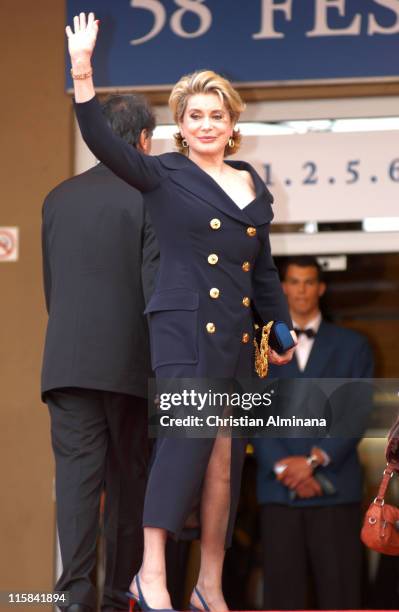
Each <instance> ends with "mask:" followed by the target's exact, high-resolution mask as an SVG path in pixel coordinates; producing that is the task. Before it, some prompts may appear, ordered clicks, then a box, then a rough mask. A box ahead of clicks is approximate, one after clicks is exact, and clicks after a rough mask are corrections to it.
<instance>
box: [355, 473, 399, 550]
mask: <svg viewBox="0 0 399 612" xmlns="http://www.w3.org/2000/svg"><path fill="white" fill-rule="evenodd" d="M394 474H395V470H394V469H393V467H392V465H391V464H390V463H387V467H386V468H385V470H384V475H383V478H382V481H381V484H380V488H379V490H378V494H377V497H376V498H375V499H374V501H373V502H372V504H370V507H369V509H368V510H367V512H366V516H365V517H364V522H363V527H362V531H361V534H360V537H361V539H362V542H363V544H365V545H366V546H367V547H368V548H371V549H372V550H376V551H377V552H380V553H383V554H384V555H399V508H396V507H395V506H390V505H389V504H386V503H385V493H386V490H387V488H388V484H389V481H390V480H391V478H392V476H393V475H394Z"/></svg>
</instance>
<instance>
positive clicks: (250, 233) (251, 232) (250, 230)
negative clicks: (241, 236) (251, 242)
mask: <svg viewBox="0 0 399 612" xmlns="http://www.w3.org/2000/svg"><path fill="white" fill-rule="evenodd" d="M247 234H248V236H250V237H251V238H253V236H256V228H255V227H251V226H250V227H247Z"/></svg>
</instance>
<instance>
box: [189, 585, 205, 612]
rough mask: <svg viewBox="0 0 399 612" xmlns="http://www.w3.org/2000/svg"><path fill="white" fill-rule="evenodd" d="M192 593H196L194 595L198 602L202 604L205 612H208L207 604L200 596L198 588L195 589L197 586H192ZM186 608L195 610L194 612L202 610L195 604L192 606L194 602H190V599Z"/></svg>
mask: <svg viewBox="0 0 399 612" xmlns="http://www.w3.org/2000/svg"><path fill="white" fill-rule="evenodd" d="M194 593H195V594H196V596H197V597H198V599H199V600H200V602H201V604H202V607H203V609H204V610H205V612H209V607H208V604H207V603H206V601H205V599H204V598H203V597H202V595H201V593H200V592H199V590H198V589H197V587H194ZM188 609H189V610H195V611H196V612H202V609H201V608H197V607H196V606H194V604H192V603H191V601H190V605H189V607H188Z"/></svg>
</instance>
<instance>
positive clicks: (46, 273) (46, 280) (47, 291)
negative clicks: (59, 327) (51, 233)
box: [42, 201, 51, 312]
mask: <svg viewBox="0 0 399 612" xmlns="http://www.w3.org/2000/svg"><path fill="white" fill-rule="evenodd" d="M45 205H46V201H45V202H44V204H43V213H42V266H43V287H44V297H45V300H46V308H47V312H49V311H50V295H51V270H50V262H49V256H48V246H47V237H46V222H45V213H44V209H45Z"/></svg>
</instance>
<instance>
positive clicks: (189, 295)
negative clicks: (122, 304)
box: [75, 98, 291, 378]
mask: <svg viewBox="0 0 399 612" xmlns="http://www.w3.org/2000/svg"><path fill="white" fill-rule="evenodd" d="M75 108H76V113H77V117H78V120H79V125H80V128H81V132H82V136H83V138H84V140H85V142H86V143H87V145H88V146H89V147H90V149H91V150H92V151H93V153H94V154H95V155H96V157H97V158H98V159H100V160H101V161H102V162H103V163H105V164H106V165H107V166H108V167H109V168H110V169H111V170H113V172H115V173H116V174H117V175H118V176H120V177H121V178H122V179H124V180H125V181H126V182H128V183H129V184H130V185H132V186H133V187H136V188H137V189H139V190H140V191H141V192H142V193H143V197H144V202H145V205H146V206H147V207H148V210H149V212H150V215H151V219H152V222H153V224H154V228H155V232H156V236H157V239H158V243H159V247H160V252H161V262H160V269H159V274H158V278H157V284H156V287H155V291H154V294H153V295H152V298H151V300H150V302H149V304H148V305H147V309H146V313H148V314H149V324H150V336H151V357H152V365H153V368H154V369H155V370H156V372H157V374H160V373H161V372H160V370H159V368H161V367H163V368H164V369H163V373H164V372H165V367H166V366H168V370H167V371H168V375H169V377H174V376H178V372H181V371H182V366H184V367H185V372H186V373H187V375H190V376H191V377H210V376H211V377H215V378H229V377H232V376H250V375H251V372H252V370H253V356H252V337H253V314H252V308H251V305H253V306H254V307H255V308H256V310H257V312H258V313H259V315H260V316H261V317H262V319H263V320H264V321H265V322H267V321H269V320H271V319H282V320H284V321H286V322H287V324H288V325H289V326H291V319H290V315H289V312H288V308H287V304H286V300H285V296H284V294H283V292H282V289H281V285H280V281H279V277H278V274H277V271H276V268H275V265H274V263H273V260H272V257H271V253H270V244H269V223H270V221H271V219H272V218H273V211H272V207H271V204H272V202H273V197H272V195H271V194H270V193H269V191H268V190H267V188H266V186H265V183H264V181H262V179H261V178H260V177H259V175H258V174H257V173H256V171H255V170H254V169H253V168H252V167H251V166H250V165H249V164H246V163H245V162H239V161H228V162H226V163H229V164H230V165H232V166H233V167H235V168H237V169H242V170H246V171H248V172H250V174H251V176H252V178H253V181H254V187H255V191H256V194H255V198H254V200H253V201H252V202H250V203H249V204H248V206H246V207H245V208H244V209H243V210H241V209H240V208H239V207H238V206H237V205H236V203H235V202H234V201H233V200H232V199H231V198H230V197H229V196H228V194H227V193H226V192H225V191H224V190H223V189H222V188H221V187H220V186H219V185H218V183H217V182H216V181H214V180H213V179H212V177H211V176H209V175H208V174H207V173H206V172H204V171H203V170H202V169H201V168H200V167H199V166H198V165H197V164H195V163H194V162H193V161H191V160H190V159H188V158H187V157H186V156H184V155H182V154H180V153H167V154H164V155H159V156H150V155H142V154H140V152H139V151H137V150H136V149H134V148H133V147H129V146H128V145H127V144H126V143H125V142H124V141H123V140H121V139H120V138H118V137H117V136H116V135H115V134H114V133H113V132H112V130H111V129H110V128H109V127H108V126H107V124H106V122H105V120H104V117H103V115H102V113H101V110H100V107H99V105H98V102H97V100H96V98H92V99H91V100H89V101H88V102H85V103H81V104H76V105H75ZM243 352H244V353H245V358H244V359H243V358H242V354H243ZM171 368H172V369H171Z"/></svg>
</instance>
